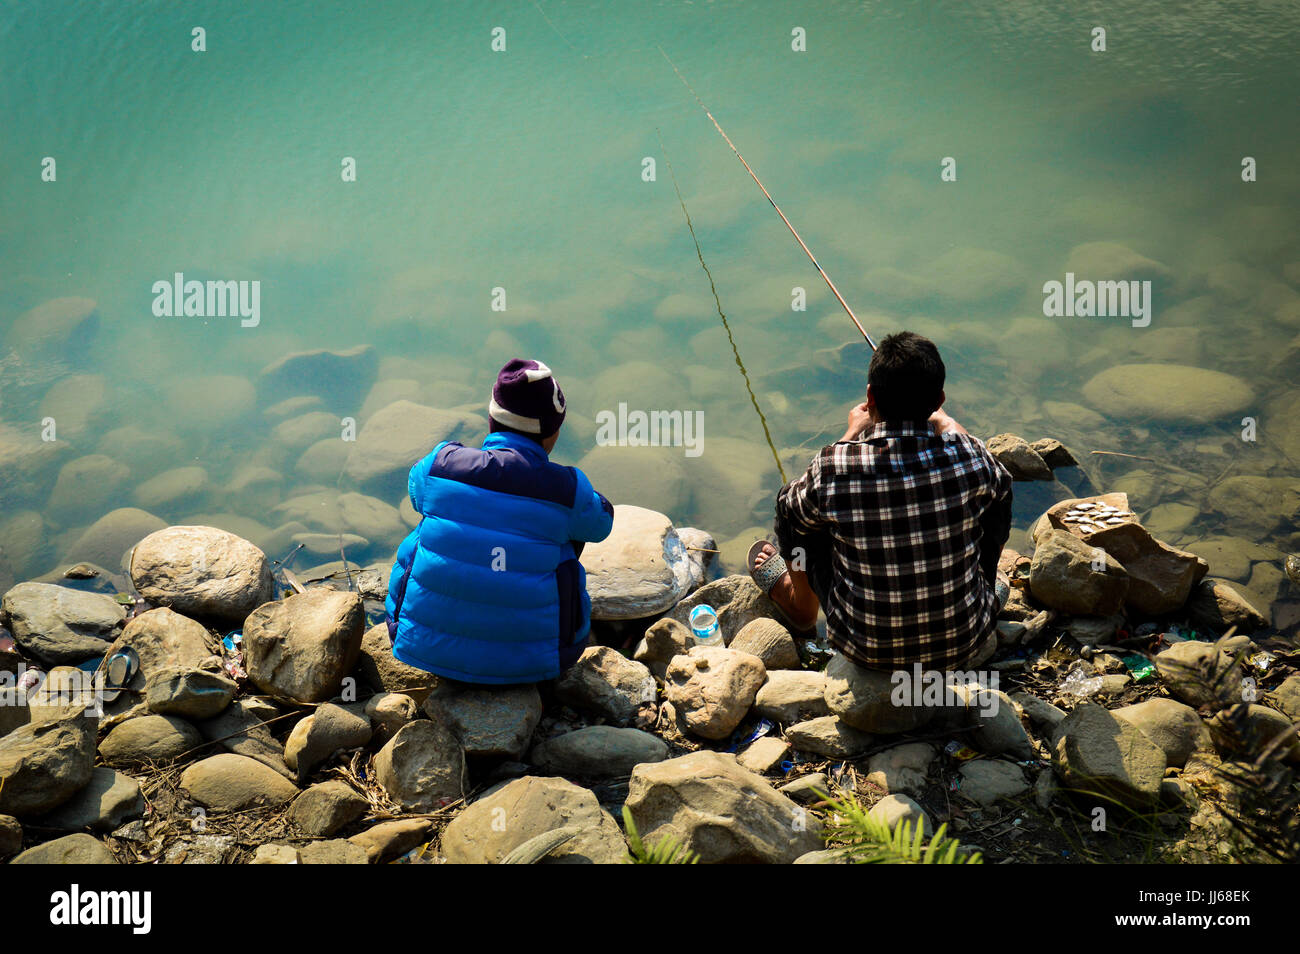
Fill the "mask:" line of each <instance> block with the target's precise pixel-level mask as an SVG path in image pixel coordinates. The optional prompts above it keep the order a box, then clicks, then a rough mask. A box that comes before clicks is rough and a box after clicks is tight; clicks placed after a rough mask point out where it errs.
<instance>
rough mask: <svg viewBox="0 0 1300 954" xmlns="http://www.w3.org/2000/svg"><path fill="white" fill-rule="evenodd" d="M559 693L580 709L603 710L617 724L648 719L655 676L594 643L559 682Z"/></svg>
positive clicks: (604, 714) (556, 688) (652, 709)
mask: <svg viewBox="0 0 1300 954" xmlns="http://www.w3.org/2000/svg"><path fill="white" fill-rule="evenodd" d="M555 695H556V697H557V698H558V699H559V700H560V701H561V702H566V703H568V704H569V705H571V706H575V707H577V708H579V709H589V710H593V711H595V712H599V713H600V714H601V715H603V716H605V717H606V718H607V719H609V720H610V721H611V722H614V723H615V724H617V725H628V724H629V723H633V722H640V723H645V722H648V721H649V716H650V715H651V714H652V713H653V711H654V702H655V696H656V690H655V680H654V676H652V675H651V674H650V670H649V669H647V668H646V667H645V666H644V665H642V664H641V663H639V662H636V661H635V660H632V659H628V658H627V657H626V656H624V655H623V654H622V653H620V652H619V651H618V650H617V649H611V648H610V647H609V646H591V647H589V648H587V649H585V650H583V652H582V655H581V656H579V657H578V661H577V662H576V663H574V664H573V665H572V666H571V667H570V668H569V669H568V671H566V672H565V673H564V675H562V676H561V677H560V678H559V680H558V681H557V682H556V684H555Z"/></svg>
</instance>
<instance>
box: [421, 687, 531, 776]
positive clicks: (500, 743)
mask: <svg viewBox="0 0 1300 954" xmlns="http://www.w3.org/2000/svg"><path fill="white" fill-rule="evenodd" d="M424 711H425V712H427V713H428V715H429V718H430V719H433V720H434V721H435V722H442V723H444V724H445V725H447V726H449V727H450V728H451V731H452V732H453V733H455V735H456V738H458V739H459V740H460V744H461V748H463V749H464V750H465V754H466V755H467V756H470V757H475V756H487V757H491V758H509V759H518V758H519V756H521V755H523V753H524V750H525V749H527V748H528V744H529V742H531V741H532V738H533V732H534V731H535V730H536V729H537V724H538V723H539V722H541V720H542V697H541V695H539V694H538V692H537V687H536V686H502V687H495V686H470V685H464V684H451V683H443V684H441V685H439V686H438V688H437V689H436V690H435V691H434V693H433V694H432V695H431V696H429V698H428V700H427V701H426V702H425V704H424Z"/></svg>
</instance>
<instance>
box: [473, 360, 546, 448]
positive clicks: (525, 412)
mask: <svg viewBox="0 0 1300 954" xmlns="http://www.w3.org/2000/svg"><path fill="white" fill-rule="evenodd" d="M564 413H565V405H564V392H563V391H561V390H560V383H559V382H558V381H556V380H555V376H554V375H552V374H551V369H550V368H548V367H547V366H546V365H544V364H542V362H540V361H531V360H525V359H523V358H512V359H511V360H510V361H509V362H508V363H507V364H506V366H505V367H504V368H502V369H501V373H500V374H498V375H497V382H496V384H495V385H493V387H492V400H491V401H489V402H488V417H489V418H490V419H491V421H492V425H493V426H492V430H494V431H495V430H497V429H498V428H497V426H496V425H501V426H502V427H508V428H510V429H511V430H514V431H522V432H523V433H525V434H531V435H533V436H535V437H538V438H543V437H550V436H551V435H552V434H554V433H555V432H556V431H558V430H559V429H560V425H561V424H563V423H564Z"/></svg>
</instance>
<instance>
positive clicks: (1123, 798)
mask: <svg viewBox="0 0 1300 954" xmlns="http://www.w3.org/2000/svg"><path fill="white" fill-rule="evenodd" d="M1052 761H1053V767H1054V768H1055V770H1056V774H1057V776H1058V777H1059V778H1060V779H1061V783H1062V785H1063V787H1065V788H1067V789H1070V790H1073V791H1076V792H1080V793H1083V794H1085V795H1090V796H1094V797H1101V798H1103V799H1115V800H1117V801H1119V802H1121V803H1123V804H1125V805H1128V806H1130V807H1133V808H1144V807H1150V806H1152V805H1154V804H1156V803H1157V802H1158V801H1159V799H1160V783H1161V781H1162V780H1163V779H1164V774H1165V766H1166V762H1165V753H1164V752H1163V751H1161V750H1160V748H1159V747H1158V746H1157V745H1156V744H1155V743H1154V742H1152V741H1151V740H1150V739H1148V738H1147V737H1146V736H1145V735H1143V733H1142V730H1140V729H1139V728H1138V727H1137V726H1135V725H1134V724H1133V723H1131V722H1128V721H1126V720H1124V719H1120V718H1117V717H1116V716H1115V715H1114V714H1113V713H1111V712H1108V711H1107V710H1106V709H1103V708H1102V707H1101V706H1099V705H1095V704H1093V703H1090V702H1085V703H1083V704H1081V705H1079V706H1078V707H1076V708H1075V709H1074V711H1073V712H1071V713H1070V714H1069V715H1068V716H1066V718H1065V720H1064V721H1063V722H1062V723H1061V725H1060V727H1059V729H1058V738H1057V742H1056V746H1055V751H1054V752H1053V753H1052Z"/></svg>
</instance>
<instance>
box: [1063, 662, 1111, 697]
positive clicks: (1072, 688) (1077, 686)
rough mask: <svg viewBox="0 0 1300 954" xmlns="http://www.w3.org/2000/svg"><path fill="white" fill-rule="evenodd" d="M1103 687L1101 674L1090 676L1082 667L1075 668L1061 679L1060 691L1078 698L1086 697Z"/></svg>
mask: <svg viewBox="0 0 1300 954" xmlns="http://www.w3.org/2000/svg"><path fill="white" fill-rule="evenodd" d="M1101 687H1102V678H1101V676H1089V675H1087V674H1086V673H1085V672H1084V671H1083V670H1082V669H1074V670H1071V672H1070V674H1069V675H1067V676H1066V677H1065V678H1064V679H1062V680H1061V685H1060V691H1061V693H1062V694H1064V695H1067V696H1074V697H1075V698H1076V699H1086V698H1088V697H1089V696H1090V695H1092V694H1093V693H1095V692H1096V691H1097V690H1099V689H1100V688H1101Z"/></svg>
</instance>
